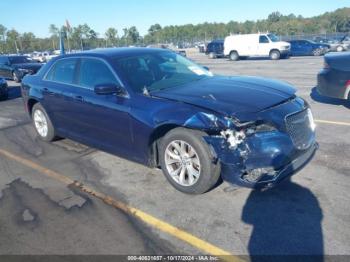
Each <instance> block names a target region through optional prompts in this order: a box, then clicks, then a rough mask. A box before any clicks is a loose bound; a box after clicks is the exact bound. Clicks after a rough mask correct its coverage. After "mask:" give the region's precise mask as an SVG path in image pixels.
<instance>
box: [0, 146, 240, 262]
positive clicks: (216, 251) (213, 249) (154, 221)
mask: <svg viewBox="0 0 350 262" xmlns="http://www.w3.org/2000/svg"><path fill="white" fill-rule="evenodd" d="M0 155H3V156H4V157H6V158H8V159H11V160H15V161H17V162H18V163H21V164H22V165H24V166H27V167H29V168H31V169H34V170H36V171H39V172H40V173H42V174H44V175H46V176H48V177H50V178H53V179H55V180H57V181H60V182H62V183H63V184H66V185H69V186H75V187H77V188H78V189H80V190H81V191H82V192H85V193H87V194H90V195H92V196H94V197H96V198H98V199H100V200H102V201H103V202H104V203H106V204H108V205H110V206H112V207H114V208H117V209H119V210H122V211H124V212H125V213H128V214H130V215H132V216H134V217H137V218H138V219H140V220H141V221H143V222H144V223H146V224H148V225H150V226H153V227H154V228H156V229H158V230H160V231H162V232H164V233H167V234H169V235H171V236H173V237H175V238H177V239H180V240H182V241H183V242H186V243H187V244H190V245H191V246H193V247H195V248H197V249H199V250H201V251H203V252H204V253H205V254H207V255H213V256H218V257H220V258H221V259H222V260H224V261H232V262H238V261H243V260H242V259H240V258H239V257H238V256H235V255H233V254H231V253H230V252H228V251H225V250H223V249H221V248H219V247H217V246H214V245H212V244H210V243H208V242H206V241H204V240H202V239H200V238H198V237H196V236H194V235H192V234H190V233H188V232H186V231H184V230H181V229H179V228H178V227H175V226H173V225H171V224H169V223H167V222H164V221H162V220H160V219H158V218H156V217H154V216H152V215H149V214H147V213H145V212H143V211H141V210H139V209H137V208H134V207H131V206H129V205H127V204H125V203H123V202H121V201H118V200H116V199H113V198H112V197H110V196H108V195H105V194H103V193H99V192H97V191H95V190H93V189H91V188H89V187H87V186H84V185H83V184H81V183H79V182H78V181H74V180H73V179H70V178H69V177H66V176H64V175H62V174H60V173H57V172H55V171H53V170H51V169H48V168H45V167H43V166H41V165H39V164H37V163H35V162H33V161H31V160H28V159H25V158H23V157H20V156H18V155H14V154H13V153H10V152H8V151H6V150H3V149H1V148H0Z"/></svg>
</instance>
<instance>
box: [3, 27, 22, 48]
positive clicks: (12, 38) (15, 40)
mask: <svg viewBox="0 0 350 262" xmlns="http://www.w3.org/2000/svg"><path fill="white" fill-rule="evenodd" d="M6 37H7V41H8V43H9V45H10V46H9V50H10V52H15V53H18V52H19V51H20V50H19V33H18V32H17V31H16V30H15V29H11V30H9V31H7V32H6Z"/></svg>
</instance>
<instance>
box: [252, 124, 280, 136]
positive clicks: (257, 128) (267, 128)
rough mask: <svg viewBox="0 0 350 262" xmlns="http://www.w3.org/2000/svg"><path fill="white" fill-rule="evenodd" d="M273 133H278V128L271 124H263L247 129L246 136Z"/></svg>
mask: <svg viewBox="0 0 350 262" xmlns="http://www.w3.org/2000/svg"><path fill="white" fill-rule="evenodd" d="M273 131H277V128H276V127H274V126H273V125H271V124H268V123H262V124H257V125H253V126H251V127H249V128H247V130H246V134H247V135H252V134H255V133H260V132H273Z"/></svg>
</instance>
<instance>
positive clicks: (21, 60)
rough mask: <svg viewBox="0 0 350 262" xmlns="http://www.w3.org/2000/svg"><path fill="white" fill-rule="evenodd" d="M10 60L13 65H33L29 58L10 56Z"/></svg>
mask: <svg viewBox="0 0 350 262" xmlns="http://www.w3.org/2000/svg"><path fill="white" fill-rule="evenodd" d="M9 60H10V62H11V64H25V63H33V61H31V60H30V59H29V58H28V57H26V56H12V57H11V56H10V57H9Z"/></svg>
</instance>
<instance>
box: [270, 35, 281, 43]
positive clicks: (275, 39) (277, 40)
mask: <svg viewBox="0 0 350 262" xmlns="http://www.w3.org/2000/svg"><path fill="white" fill-rule="evenodd" d="M267 36H268V37H269V38H270V40H271V41H272V42H279V41H280V39H279V37H278V36H276V35H274V34H268V35H267Z"/></svg>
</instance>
